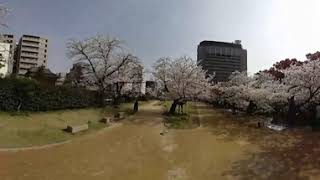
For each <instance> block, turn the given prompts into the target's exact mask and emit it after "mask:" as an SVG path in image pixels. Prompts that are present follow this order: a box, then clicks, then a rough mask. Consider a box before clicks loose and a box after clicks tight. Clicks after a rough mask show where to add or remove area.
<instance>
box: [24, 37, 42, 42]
mask: <svg viewBox="0 0 320 180" xmlns="http://www.w3.org/2000/svg"><path fill="white" fill-rule="evenodd" d="M22 40H27V41H35V42H39V40H40V37H37V36H23V37H22Z"/></svg>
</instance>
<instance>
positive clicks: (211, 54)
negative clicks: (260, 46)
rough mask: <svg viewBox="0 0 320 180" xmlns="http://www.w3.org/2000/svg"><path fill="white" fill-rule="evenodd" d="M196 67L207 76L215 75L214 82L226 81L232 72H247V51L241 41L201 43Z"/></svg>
mask: <svg viewBox="0 0 320 180" xmlns="http://www.w3.org/2000/svg"><path fill="white" fill-rule="evenodd" d="M197 63H198V65H200V66H202V68H203V69H204V70H206V71H207V73H208V74H215V81H216V82H221V81H227V80H228V78H229V76H230V75H231V73H232V72H234V71H240V72H241V71H246V70H247V50H246V49H243V48H242V45H241V41H239V40H237V41H235V42H234V43H227V42H217V41H202V42H201V43H200V44H199V45H198V57H197Z"/></svg>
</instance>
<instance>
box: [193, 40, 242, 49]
mask: <svg viewBox="0 0 320 180" xmlns="http://www.w3.org/2000/svg"><path fill="white" fill-rule="evenodd" d="M199 46H220V47H234V48H242V45H241V44H237V43H234V42H231V43H229V42H219V41H207V40H206V41H202V42H200V44H199Z"/></svg>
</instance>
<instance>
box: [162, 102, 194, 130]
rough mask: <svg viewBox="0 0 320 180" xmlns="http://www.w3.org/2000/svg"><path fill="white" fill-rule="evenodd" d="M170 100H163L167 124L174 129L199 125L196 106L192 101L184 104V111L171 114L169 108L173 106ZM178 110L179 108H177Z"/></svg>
mask: <svg viewBox="0 0 320 180" xmlns="http://www.w3.org/2000/svg"><path fill="white" fill-rule="evenodd" d="M171 103H172V102H170V101H164V102H162V106H163V107H164V110H165V113H164V116H165V124H166V126H167V127H168V128H173V129H190V128H194V127H197V126H198V123H196V121H195V119H196V118H197V116H196V113H197V110H196V107H195V106H194V104H193V103H192V102H188V103H187V104H185V105H184V111H183V113H175V114H170V113H168V112H169V109H170V107H171ZM177 110H178V109H177Z"/></svg>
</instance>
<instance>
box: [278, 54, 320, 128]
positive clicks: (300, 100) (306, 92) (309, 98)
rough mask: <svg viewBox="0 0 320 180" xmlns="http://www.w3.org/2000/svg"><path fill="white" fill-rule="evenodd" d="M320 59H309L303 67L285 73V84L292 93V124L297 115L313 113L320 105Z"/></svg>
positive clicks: (289, 69)
mask: <svg viewBox="0 0 320 180" xmlns="http://www.w3.org/2000/svg"><path fill="white" fill-rule="evenodd" d="M319 60H320V59H319V58H318V59H309V60H308V61H306V62H305V63H304V64H303V65H301V66H297V65H295V66H292V67H290V68H288V69H286V70H284V71H283V73H284V74H285V78H284V79H283V83H284V84H285V85H286V86H287V88H288V93H290V99H289V110H288V111H289V112H288V122H289V123H290V124H292V123H293V122H294V121H295V119H296V116H295V115H296V114H297V113H302V112H304V111H312V110H313V109H314V108H315V106H316V105H317V104H319V103H320V61H319Z"/></svg>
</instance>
